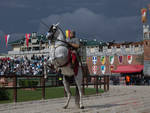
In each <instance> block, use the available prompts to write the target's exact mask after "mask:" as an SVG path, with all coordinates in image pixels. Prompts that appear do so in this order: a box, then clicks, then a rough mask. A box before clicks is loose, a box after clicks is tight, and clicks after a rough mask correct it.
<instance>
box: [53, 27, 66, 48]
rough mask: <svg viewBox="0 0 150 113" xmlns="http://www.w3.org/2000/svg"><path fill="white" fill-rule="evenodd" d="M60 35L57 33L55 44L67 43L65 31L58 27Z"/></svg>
mask: <svg viewBox="0 0 150 113" xmlns="http://www.w3.org/2000/svg"><path fill="white" fill-rule="evenodd" d="M57 33H58V35H57V40H56V42H55V45H66V44H65V43H64V42H65V41H66V39H65V37H64V34H63V32H62V31H61V30H60V29H58V31H57Z"/></svg>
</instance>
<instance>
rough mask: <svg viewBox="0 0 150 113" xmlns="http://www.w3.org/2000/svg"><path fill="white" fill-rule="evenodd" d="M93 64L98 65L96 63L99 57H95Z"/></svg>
mask: <svg viewBox="0 0 150 113" xmlns="http://www.w3.org/2000/svg"><path fill="white" fill-rule="evenodd" d="M92 61H93V64H94V65H95V64H96V62H97V57H96V56H93V60H92Z"/></svg>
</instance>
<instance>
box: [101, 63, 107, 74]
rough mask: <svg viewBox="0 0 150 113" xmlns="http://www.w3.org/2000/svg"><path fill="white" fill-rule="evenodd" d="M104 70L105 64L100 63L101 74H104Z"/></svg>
mask: <svg viewBox="0 0 150 113" xmlns="http://www.w3.org/2000/svg"><path fill="white" fill-rule="evenodd" d="M105 71H106V67H105V65H101V72H102V74H105Z"/></svg>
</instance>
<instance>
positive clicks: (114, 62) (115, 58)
mask: <svg viewBox="0 0 150 113" xmlns="http://www.w3.org/2000/svg"><path fill="white" fill-rule="evenodd" d="M80 42H81V44H82V46H81V51H80V53H81V58H82V62H83V64H85V65H87V67H88V71H89V73H90V74H95V75H110V74H114V73H120V74H124V73H125V74H128V73H130V72H129V71H127V70H130V69H131V70H134V71H131V73H132V74H133V73H140V74H143V73H144V75H148V76H150V54H149V51H150V30H149V25H143V40H142V41H139V42H120V43H116V42H115V41H110V42H103V41H97V40H96V39H94V40H84V39H80ZM9 44H11V45H12V47H13V50H12V51H9V52H8V55H9V56H17V55H19V56H20V55H21V56H25V55H26V56H32V55H33V54H37V55H42V54H43V55H47V54H48V53H49V48H50V46H49V44H48V40H47V39H46V37H45V35H41V34H38V33H32V35H31V38H30V39H29V46H28V47H27V46H26V41H25V37H23V38H22V39H21V40H17V41H15V42H12V43H9ZM123 66H124V67H123ZM143 66H144V67H143ZM121 69H123V70H122V72H121V71H118V70H121ZM125 69H126V70H125Z"/></svg>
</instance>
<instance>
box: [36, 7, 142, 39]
mask: <svg viewBox="0 0 150 113" xmlns="http://www.w3.org/2000/svg"><path fill="white" fill-rule="evenodd" d="M58 20H60V25H61V27H62V28H63V30H65V29H74V30H76V31H77V34H79V35H81V36H83V34H85V35H86V37H85V38H89V39H93V37H94V38H97V39H99V40H105V41H106V40H111V39H114V40H129V41H135V40H138V39H139V38H140V37H139V36H140V32H137V31H138V30H139V28H140V24H138V23H140V22H139V21H140V18H139V17H137V16H129V17H116V18H115V17H113V18H108V17H107V16H104V15H102V14H96V13H94V12H92V11H90V10H88V9H86V8H80V9H78V10H76V11H74V12H72V13H63V14H59V15H50V16H48V17H46V18H43V19H42V21H44V22H45V23H46V24H47V25H52V24H55V23H57V22H58ZM44 27H45V26H43V25H42V24H40V27H39V30H38V31H39V32H41V33H44V32H45V28H44ZM85 35H84V36H85ZM84 36H83V38H84Z"/></svg>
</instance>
